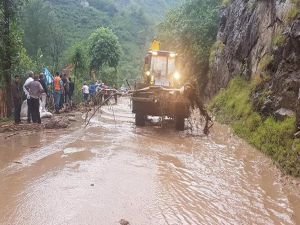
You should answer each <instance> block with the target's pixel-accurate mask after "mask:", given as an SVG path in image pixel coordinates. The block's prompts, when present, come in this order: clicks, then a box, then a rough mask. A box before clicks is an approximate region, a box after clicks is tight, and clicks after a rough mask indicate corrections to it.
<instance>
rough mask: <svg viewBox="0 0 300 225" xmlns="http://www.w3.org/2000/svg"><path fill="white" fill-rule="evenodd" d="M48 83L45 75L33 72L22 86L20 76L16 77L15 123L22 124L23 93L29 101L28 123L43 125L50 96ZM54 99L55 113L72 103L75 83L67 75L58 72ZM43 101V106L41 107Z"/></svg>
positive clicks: (14, 83) (14, 86) (14, 96)
mask: <svg viewBox="0 0 300 225" xmlns="http://www.w3.org/2000/svg"><path fill="white" fill-rule="evenodd" d="M46 83H47V82H46V81H45V77H44V74H43V73H41V74H34V73H33V72H32V71H30V72H29V73H28V78H27V79H26V81H25V82H24V85H23V88H22V86H21V80H20V76H18V75H16V76H15V79H14V81H13V82H12V85H11V92H12V98H13V103H14V119H15V123H16V124H19V123H21V108H22V103H23V92H24V94H25V96H26V101H27V122H28V123H31V122H33V123H39V124H40V123H41V116H40V107H41V111H42V112H43V111H46V99H47V97H49V96H50V93H49V90H48V87H47V84H46ZM53 84H54V85H53V97H54V104H55V112H56V113H59V110H60V109H61V108H62V107H63V104H64V103H71V101H72V95H73V92H74V83H73V82H72V80H71V78H68V77H67V75H65V74H64V75H60V74H59V73H58V72H57V73H56V75H55V78H54V81H53ZM40 100H41V105H40Z"/></svg>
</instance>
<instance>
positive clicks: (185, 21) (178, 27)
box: [159, 0, 220, 94]
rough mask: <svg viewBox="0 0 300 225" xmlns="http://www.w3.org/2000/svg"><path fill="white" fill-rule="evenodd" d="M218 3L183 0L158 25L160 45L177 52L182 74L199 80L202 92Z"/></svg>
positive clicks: (215, 26)
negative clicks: (184, 0)
mask: <svg viewBox="0 0 300 225" xmlns="http://www.w3.org/2000/svg"><path fill="white" fill-rule="evenodd" d="M219 6H220V0H190V1H186V2H185V3H184V4H183V5H182V6H180V7H179V8H177V9H175V10H173V11H171V12H170V13H169V14H168V15H167V18H166V20H165V21H164V22H163V23H162V24H160V26H159V34H160V35H159V36H160V39H162V42H163V43H162V46H166V48H168V49H171V50H172V49H173V50H176V51H177V52H178V53H179V55H180V56H181V60H182V61H181V65H182V69H183V70H184V73H185V74H186V76H189V77H191V76H192V77H194V78H195V79H197V80H198V83H199V86H200V90H201V91H203V90H204V89H205V84H206V82H207V74H208V68H209V67H208V66H209V60H208V59H209V54H210V49H211V46H212V45H213V43H214V42H215V39H216V34H217V30H218V12H219ZM201 94H203V93H201Z"/></svg>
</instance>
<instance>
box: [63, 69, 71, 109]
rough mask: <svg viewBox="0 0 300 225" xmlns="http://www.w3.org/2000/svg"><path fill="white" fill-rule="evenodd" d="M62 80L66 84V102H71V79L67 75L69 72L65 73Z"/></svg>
mask: <svg viewBox="0 0 300 225" xmlns="http://www.w3.org/2000/svg"><path fill="white" fill-rule="evenodd" d="M62 82H63V86H64V103H68V102H69V89H70V86H69V83H70V82H69V79H68V77H67V74H64V75H63V77H62Z"/></svg>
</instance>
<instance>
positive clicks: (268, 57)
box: [258, 53, 274, 71]
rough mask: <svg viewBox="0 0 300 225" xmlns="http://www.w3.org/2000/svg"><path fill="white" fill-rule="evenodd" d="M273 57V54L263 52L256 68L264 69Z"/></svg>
mask: <svg viewBox="0 0 300 225" xmlns="http://www.w3.org/2000/svg"><path fill="white" fill-rule="evenodd" d="M273 59H274V57H273V55H270V54H268V53H267V54H265V55H264V56H263V58H262V59H261V60H260V62H259V64H258V69H259V70H260V71H266V70H267V68H268V66H269V65H270V64H271V63H272V62H273Z"/></svg>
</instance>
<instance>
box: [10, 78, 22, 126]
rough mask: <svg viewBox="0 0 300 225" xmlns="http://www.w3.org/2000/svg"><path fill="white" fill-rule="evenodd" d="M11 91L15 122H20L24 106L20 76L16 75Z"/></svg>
mask: <svg viewBox="0 0 300 225" xmlns="http://www.w3.org/2000/svg"><path fill="white" fill-rule="evenodd" d="M11 92H12V97H13V102H14V107H15V112H14V117H15V124H19V123H20V122H21V116H20V114H21V106H22V88H21V85H20V77H19V76H18V75H16V76H15V80H14V82H13V83H12V85H11Z"/></svg>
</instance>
